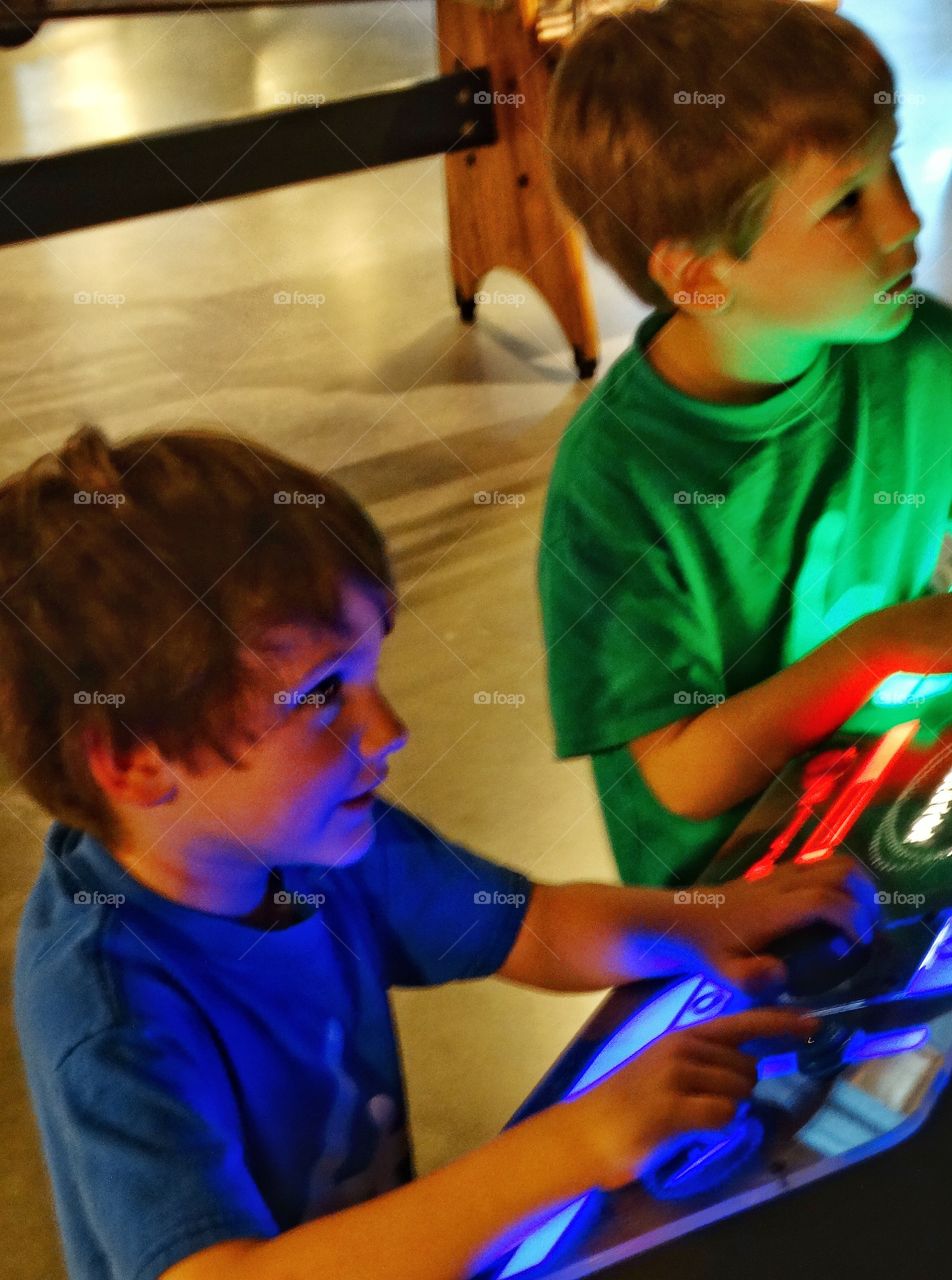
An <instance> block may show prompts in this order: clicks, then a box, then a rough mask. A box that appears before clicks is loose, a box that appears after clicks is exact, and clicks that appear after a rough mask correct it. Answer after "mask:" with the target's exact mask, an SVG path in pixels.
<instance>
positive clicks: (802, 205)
mask: <svg viewBox="0 0 952 1280" xmlns="http://www.w3.org/2000/svg"><path fill="white" fill-rule="evenodd" d="M897 133H898V125H897V123H896V121H895V119H893V120H892V121H891V122H890V123H889V127H888V128H885V127H884V128H882V129H878V130H876V131H874V132H873V133H871V134H870V135H869V136H868V137H867V138H866V139H865V140H864V142H863V143H861V144H860V145H859V146H858V147H856V148H855V149H854V150H853V151H852V152H847V153H840V154H837V153H836V152H831V151H828V150H824V149H822V148H820V147H818V146H810V145H808V146H804V147H803V148H802V149H800V150H798V152H797V153H796V155H795V158H794V159H793V160H792V161H791V162H789V163H788V164H787V165H786V166H785V167H784V168H783V169H782V170H781V171H780V172H779V173H778V174H777V179H778V181H777V187H776V190H775V192H774V198H773V204H772V216H773V218H774V219H776V218H780V217H784V216H787V215H789V213H790V212H791V210H792V209H793V208H799V210H800V213H801V214H802V215H807V214H809V213H813V212H815V211H817V210H820V211H823V210H824V208H825V206H826V204H827V203H828V202H832V201H835V200H836V199H837V198H839V197H840V196H842V195H844V194H845V193H846V192H847V191H848V190H849V189H850V187H851V186H852V185H853V184H854V183H855V182H857V181H858V180H859V179H860V178H861V177H862V176H863V175H864V174H865V173H866V172H867V170H869V169H872V168H873V167H875V165H876V164H877V163H878V162H880V161H881V160H882V159H883V158H884V157H885V156H887V155H888V153H889V150H890V148H891V147H892V145H893V143H894V142H895V140H896V135H897Z"/></svg>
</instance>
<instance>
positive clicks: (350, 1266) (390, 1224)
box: [229, 1103, 600, 1280]
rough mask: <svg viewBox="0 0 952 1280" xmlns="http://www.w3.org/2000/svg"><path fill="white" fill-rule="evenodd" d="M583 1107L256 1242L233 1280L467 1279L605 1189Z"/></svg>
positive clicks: (543, 1117) (553, 1113)
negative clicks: (580, 1129)
mask: <svg viewBox="0 0 952 1280" xmlns="http://www.w3.org/2000/svg"><path fill="white" fill-rule="evenodd" d="M573 1106H574V1104H573V1103H560V1104H557V1105H556V1106H554V1107H550V1108H548V1109H547V1110H545V1111H542V1112H539V1114H538V1115H535V1116H531V1117H529V1119H527V1120H524V1121H522V1122H521V1123H520V1124H518V1125H515V1126H513V1128H511V1129H507V1130H506V1131H505V1132H504V1133H501V1134H500V1135H499V1136H498V1137H496V1138H494V1139H493V1140H492V1141H491V1142H488V1143H486V1144H485V1146H482V1147H479V1148H478V1149H477V1150H476V1151H473V1152H471V1153H469V1154H468V1155H465V1156H462V1157H460V1158H459V1159H458V1160H454V1161H453V1162H452V1163H451V1164H448V1165H446V1166H444V1167H443V1168H442V1169H438V1170H436V1171H435V1172H434V1173H429V1174H427V1175H426V1176H425V1177H422V1178H418V1179H416V1181H414V1182H411V1183H409V1184H408V1185H406V1186H403V1187H399V1188H397V1189H396V1190H393V1191H388V1192H385V1193H384V1194H382V1195H380V1196H377V1197H376V1198H375V1199H373V1200H368V1201H366V1202H365V1203H363V1204H359V1205H355V1206H354V1207H353V1208H349V1209H343V1210H341V1211H340V1212H338V1213H332V1214H329V1215H327V1216H326V1217H323V1218H317V1219H315V1220H314V1221H312V1222H307V1223H304V1224H303V1225H302V1226H299V1227H294V1228H293V1229H292V1230H290V1231H286V1232H284V1233H283V1234H282V1235H280V1236H276V1237H275V1238H274V1239H273V1240H267V1241H264V1242H263V1243H261V1244H258V1245H255V1246H254V1247H252V1248H251V1249H250V1250H249V1252H248V1254H247V1265H246V1267H245V1268H243V1269H242V1270H241V1272H240V1274H238V1275H236V1274H235V1273H234V1270H232V1272H231V1273H230V1277H229V1280H313V1277H314V1276H320V1275H326V1276H341V1277H344V1276H346V1277H347V1280H380V1277H381V1276H386V1277H387V1280H463V1277H465V1276H468V1275H470V1274H472V1273H474V1272H475V1271H476V1270H477V1269H478V1268H479V1267H482V1266H486V1265H487V1264H488V1263H489V1262H490V1261H491V1260H492V1257H491V1255H490V1250H491V1249H495V1250H496V1251H497V1252H498V1251H499V1250H498V1246H499V1245H500V1242H504V1241H505V1240H507V1239H508V1242H509V1244H510V1245H511V1244H514V1243H516V1241H517V1239H519V1238H521V1236H522V1235H523V1234H525V1232H526V1231H528V1230H529V1229H530V1228H531V1226H532V1225H533V1224H534V1223H535V1222H537V1221H541V1220H543V1219H544V1218H546V1217H548V1216H549V1215H550V1214H551V1212H552V1211H553V1209H555V1208H558V1207H559V1206H560V1205H563V1204H565V1203H567V1202H569V1201H570V1200H572V1199H574V1198H575V1197H576V1196H578V1195H580V1194H581V1193H582V1192H583V1191H586V1190H588V1189H589V1188H591V1187H593V1186H596V1185H598V1183H599V1180H600V1171H599V1170H597V1169H596V1168H595V1167H594V1165H595V1159H594V1156H592V1157H588V1156H587V1154H586V1153H587V1150H588V1147H587V1144H586V1143H585V1141H584V1135H582V1134H579V1135H575V1136H574V1137H573V1134H572V1126H573V1125H575V1124H577V1120H576V1114H577V1113H576V1111H575V1110H573Z"/></svg>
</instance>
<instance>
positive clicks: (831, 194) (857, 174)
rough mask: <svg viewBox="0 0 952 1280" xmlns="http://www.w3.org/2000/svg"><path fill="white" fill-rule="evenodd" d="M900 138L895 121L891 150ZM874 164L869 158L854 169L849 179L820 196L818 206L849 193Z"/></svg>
mask: <svg viewBox="0 0 952 1280" xmlns="http://www.w3.org/2000/svg"><path fill="white" fill-rule="evenodd" d="M898 136H899V126H898V124H897V123H896V122H895V121H894V122H893V128H892V133H891V134H890V137H889V145H890V148H891V147H892V145H893V143H894V142H895V141H896V138H897V137H898ZM872 163H873V158H872V157H868V158H867V159H866V161H865V163H864V164H861V165H860V166H859V167H858V168H854V169H853V171H852V173H851V174H850V175H849V176H848V177H845V178H840V180H839V182H838V183H837V185H836V186H835V187H831V188H830V189H829V190H828V191H826V192H825V193H824V194H823V195H822V196H819V197H818V198H817V204H818V205H821V204H825V203H826V201H827V200H833V199H834V198H835V197H837V196H840V195H842V194H843V193H844V192H846V191H848V190H849V188H850V187H852V186H853V185H854V183H855V182H856V181H857V179H858V178H861V177H862V175H863V174H864V173H865V172H866V170H867V169H868V168H869V167H870V165H871V164H872Z"/></svg>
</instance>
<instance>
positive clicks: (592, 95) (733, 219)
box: [545, 0, 894, 310]
mask: <svg viewBox="0 0 952 1280" xmlns="http://www.w3.org/2000/svg"><path fill="white" fill-rule="evenodd" d="M893 104H894V81H893V76H892V72H891V70H890V67H889V64H888V63H887V62H886V60H885V58H884V57H883V55H882V54H881V53H880V51H879V50H878V49H877V47H876V45H875V44H874V43H873V41H872V40H871V39H870V38H869V36H867V35H866V34H865V32H863V31H861V30H860V28H859V27H857V26H855V25H854V24H853V23H852V22H850V21H848V20H847V19H846V18H844V17H842V16H840V15H838V14H836V13H831V12H829V11H827V10H825V9H821V8H818V7H816V6H815V5H809V4H804V3H803V0H662V2H661V3H660V4H657V3H655V4H654V7H651V8H646V7H644V4H641V5H637V6H634V7H630V8H626V9H622V10H616V11H614V12H612V13H606V14H601V15H599V16H597V17H594V18H592V19H590V20H589V21H588V22H587V23H586V24H585V25H583V26H582V27H581V29H580V30H579V32H578V34H577V36H576V37H575V39H574V40H573V41H572V42H571V43H570V44H569V45H568V46H567V48H566V49H565V51H564V54H563V57H562V60H561V62H560V64H559V67H558V69H557V72H556V75H555V78H554V82H553V86H552V95H551V100H550V103H549V113H548V119H547V125H546V139H545V140H546V144H547V147H548V154H549V157H550V166H551V172H552V177H553V180H554V182H555V187H556V190H557V192H558V195H559V197H560V198H561V200H562V201H563V203H564V204H565V205H566V207H567V208H568V210H569V212H570V213H571V214H572V215H573V216H574V217H575V218H577V219H578V220H579V221H580V222H581V224H582V226H583V228H584V230H585V232H586V234H587V236H588V239H589V241H590V243H591V245H592V248H593V249H594V251H595V252H596V253H597V254H598V256H599V257H600V258H603V259H604V260H605V262H607V263H608V264H609V266H611V267H612V268H613V269H614V270H615V271H616V272H617V273H618V275H619V276H620V277H621V279H622V280H623V281H624V282H625V283H626V284H627V285H628V287H629V288H630V289H632V290H633V292H634V293H635V294H636V295H637V296H638V297H639V298H641V299H642V301H644V302H646V303H649V304H650V305H652V306H655V307H658V308H660V309H663V310H671V309H672V307H673V304H672V302H671V301H670V300H669V298H668V297H667V295H666V294H665V293H664V291H663V290H662V289H661V288H660V287H659V286H658V285H657V284H656V283H655V281H654V280H652V279H651V277H650V276H649V274H648V260H649V258H650V256H651V253H652V251H653V250H654V248H655V247H656V245H657V244H658V242H659V241H661V240H662V239H672V240H675V241H686V242H688V243H689V244H691V245H692V246H694V247H695V248H696V249H697V250H698V252H700V253H705V254H706V253H710V252H713V251H714V250H716V249H719V248H726V249H727V250H728V251H729V252H730V253H731V255H732V256H733V257H735V258H740V259H743V258H745V257H746V256H747V255H748V254H749V253H750V250H751V249H752V248H753V245H754V244H755V242H756V240H757V238H758V236H759V235H760V233H761V231H762V229H763V226H764V222H765V219H766V215H767V212H768V209H769V207H770V202H771V197H772V195H773V192H774V191H775V190H776V188H777V186H778V185H779V177H778V171H779V170H781V169H782V168H783V167H784V166H785V165H787V164H791V163H795V162H796V160H797V158H798V156H801V155H803V154H805V153H806V152H807V151H808V150H810V149H813V148H816V149H819V150H822V151H831V152H835V153H837V156H838V157H841V156H847V155H850V154H851V153H854V152H857V151H861V150H863V149H865V148H867V147H869V146H870V145H872V144H873V143H874V142H875V141H876V140H877V139H878V137H879V134H880V131H882V130H885V129H886V128H888V127H889V126H890V125H891V124H892V122H893V119H894V105H893Z"/></svg>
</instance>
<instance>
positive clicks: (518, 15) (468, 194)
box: [436, 0, 599, 378]
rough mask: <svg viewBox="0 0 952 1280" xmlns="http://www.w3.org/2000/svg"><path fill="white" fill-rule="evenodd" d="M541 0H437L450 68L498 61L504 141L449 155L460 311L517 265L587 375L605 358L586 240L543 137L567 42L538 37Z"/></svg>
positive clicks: (494, 69) (443, 55)
mask: <svg viewBox="0 0 952 1280" xmlns="http://www.w3.org/2000/svg"><path fill="white" fill-rule="evenodd" d="M536 8H537V0H514V3H512V4H511V5H510V7H508V8H505V9H502V10H496V11H492V10H489V9H484V8H479V7H477V6H476V5H475V4H473V3H467V2H466V0H463V2H461V0H436V29H437V37H438V43H439V57H440V69H441V71H442V72H443V73H445V74H448V73H450V72H453V71H460V70H462V69H463V68H467V69H472V68H476V67H481V66H485V67H488V68H489V70H490V73H491V76H492V86H493V92H494V95H495V97H494V103H493V105H494V111H495V116H496V127H497V129H498V133H499V141H498V142H497V143H496V144H495V145H494V146H489V147H480V148H479V149H476V150H471V151H464V150H462V149H460V150H457V151H454V152H451V153H449V154H448V155H447V156H446V161H445V163H446V191H447V200H448V204H449V229H450V258H451V264H452V272H453V281H454V284H455V288H456V302H457V305H458V306H459V309H460V315H461V316H462V318H463V319H464V320H466V321H471V320H473V319H474V317H475V313H476V289H477V286H478V284H479V281H480V280H481V279H482V277H483V276H484V275H485V274H486V273H487V272H488V271H490V270H491V269H492V268H493V267H509V268H510V269H511V270H513V271H517V272H518V273H519V274H520V275H522V276H524V277H525V278H526V279H527V280H528V281H529V282H530V284H532V285H534V286H535V288H536V289H538V291H539V292H540V293H541V294H542V296H543V297H544V298H545V300H546V301H547V302H548V304H549V306H550V307H551V308H552V310H553V312H554V313H555V316H556V319H557V320H558V321H559V324H560V325H561V326H562V328H563V330H564V331H565V334H566V337H567V338H568V340H569V342H570V343H571V345H572V350H573V352H574V354H575V364H576V367H577V369H578V373H579V377H581V378H589V377H591V376H592V374H593V373H594V372H595V366H596V364H597V362H598V354H599V352H598V330H597V328H596V324H595V314H594V310H593V307H592V300H591V294H590V292H589V287H588V279H587V276H586V273H585V267H584V264H583V261H582V249H581V241H580V238H579V234H578V232H577V231H576V230H575V228H574V227H573V226H572V224H571V222H570V220H569V218H568V215H567V214H565V213H563V211H562V209H561V208H560V206H559V205H558V203H557V202H556V199H555V195H554V192H553V191H552V188H551V185H550V182H549V179H548V175H547V173H546V169H545V153H544V147H543V143H542V135H543V129H544V125H545V109H546V101H547V98H548V92H549V83H550V80H551V76H552V65H553V60H554V59H555V58H557V56H558V49H557V47H554V46H553V47H549V48H545V47H543V46H542V45H540V44H539V42H538V40H537V38H536Z"/></svg>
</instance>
